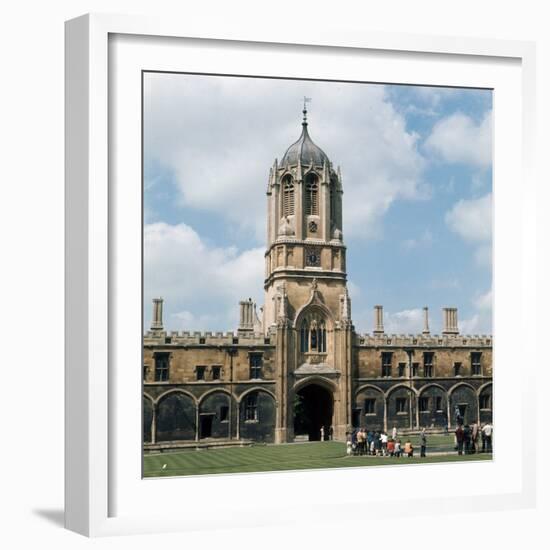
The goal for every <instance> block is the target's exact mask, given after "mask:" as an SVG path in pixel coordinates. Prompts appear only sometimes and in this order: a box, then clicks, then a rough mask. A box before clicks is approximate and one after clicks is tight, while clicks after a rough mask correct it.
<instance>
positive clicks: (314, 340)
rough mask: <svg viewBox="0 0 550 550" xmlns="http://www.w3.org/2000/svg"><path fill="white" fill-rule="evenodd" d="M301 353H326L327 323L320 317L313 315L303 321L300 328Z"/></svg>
mask: <svg viewBox="0 0 550 550" xmlns="http://www.w3.org/2000/svg"><path fill="white" fill-rule="evenodd" d="M300 351H301V352H302V353H307V352H308V351H312V352H317V353H326V351H327V328H326V325H325V321H324V319H323V318H322V317H319V316H318V315H315V314H313V315H311V316H308V317H306V318H305V319H304V320H303V321H302V325H301V328H300Z"/></svg>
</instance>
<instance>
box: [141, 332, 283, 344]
mask: <svg viewBox="0 0 550 550" xmlns="http://www.w3.org/2000/svg"><path fill="white" fill-rule="evenodd" d="M274 343H275V339H274V338H273V337H272V336H271V335H269V336H264V334H263V333H261V332H260V333H259V332H244V333H243V332H240V333H238V334H237V333H234V332H196V331H195V332H187V331H182V332H178V331H174V330H173V331H170V332H166V331H159V330H153V331H151V330H149V331H147V332H145V334H144V337H143V344H144V345H145V346H170V345H173V346H197V347H200V346H205V347H208V346H239V345H244V346H259V345H262V346H263V345H272V344H274Z"/></svg>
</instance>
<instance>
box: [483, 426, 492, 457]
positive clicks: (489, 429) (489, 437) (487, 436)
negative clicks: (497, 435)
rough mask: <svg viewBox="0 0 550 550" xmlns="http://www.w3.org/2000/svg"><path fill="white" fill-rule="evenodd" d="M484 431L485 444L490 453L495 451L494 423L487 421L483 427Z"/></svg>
mask: <svg viewBox="0 0 550 550" xmlns="http://www.w3.org/2000/svg"><path fill="white" fill-rule="evenodd" d="M483 433H484V434H485V445H486V451H487V452H488V453H492V452H493V425H492V424H491V423H490V422H487V424H485V426H484V427H483Z"/></svg>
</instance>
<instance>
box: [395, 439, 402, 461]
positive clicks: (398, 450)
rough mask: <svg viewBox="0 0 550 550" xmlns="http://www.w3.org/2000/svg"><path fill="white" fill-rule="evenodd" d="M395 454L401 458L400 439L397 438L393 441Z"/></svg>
mask: <svg viewBox="0 0 550 550" xmlns="http://www.w3.org/2000/svg"><path fill="white" fill-rule="evenodd" d="M394 453H395V456H396V457H397V458H401V440H400V439H398V440H397V441H396V442H395V451H394Z"/></svg>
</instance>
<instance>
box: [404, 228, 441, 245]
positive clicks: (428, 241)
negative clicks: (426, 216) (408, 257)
mask: <svg viewBox="0 0 550 550" xmlns="http://www.w3.org/2000/svg"><path fill="white" fill-rule="evenodd" d="M433 242H434V236H433V234H432V232H431V231H430V230H429V229H426V230H425V231H424V232H423V233H422V235H420V236H419V237H417V238H416V239H414V238H413V239H406V240H404V241H403V242H402V243H401V244H402V246H403V248H405V249H406V250H413V249H415V248H428V247H430V246H431V245H432V244H433Z"/></svg>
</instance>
